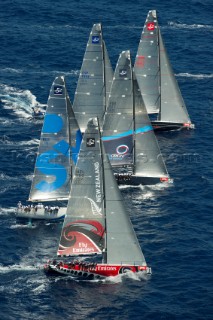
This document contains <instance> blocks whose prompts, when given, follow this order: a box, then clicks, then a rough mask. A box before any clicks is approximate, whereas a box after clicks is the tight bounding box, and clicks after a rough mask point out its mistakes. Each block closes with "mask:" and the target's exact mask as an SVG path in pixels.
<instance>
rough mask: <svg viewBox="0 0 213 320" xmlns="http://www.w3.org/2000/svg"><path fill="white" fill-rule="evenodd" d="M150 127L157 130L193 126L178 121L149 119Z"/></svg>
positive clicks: (190, 127)
mask: <svg viewBox="0 0 213 320" xmlns="http://www.w3.org/2000/svg"><path fill="white" fill-rule="evenodd" d="M151 124H152V127H153V129H154V131H155V132H159V131H177V130H182V129H187V130H189V129H192V128H194V126H193V125H191V124H189V125H188V124H184V123H178V122H173V123H171V122H163V121H151Z"/></svg>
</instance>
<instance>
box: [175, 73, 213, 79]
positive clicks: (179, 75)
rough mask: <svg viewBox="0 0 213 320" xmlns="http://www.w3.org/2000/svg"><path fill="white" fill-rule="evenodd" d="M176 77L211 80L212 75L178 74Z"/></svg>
mask: <svg viewBox="0 0 213 320" xmlns="http://www.w3.org/2000/svg"><path fill="white" fill-rule="evenodd" d="M176 76H177V77H185V78H194V79H212V78H213V74H212V73H211V74H191V73H187V72H185V73H178V74H176Z"/></svg>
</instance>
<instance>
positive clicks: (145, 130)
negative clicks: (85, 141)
mask: <svg viewBox="0 0 213 320" xmlns="http://www.w3.org/2000/svg"><path fill="white" fill-rule="evenodd" d="M151 130H153V128H152V126H145V127H143V128H138V129H137V130H135V131H133V130H129V131H126V132H123V133H119V134H117V135H115V136H109V137H102V140H103V141H109V140H115V139H120V138H123V137H127V136H130V135H132V134H134V133H135V134H139V133H145V132H148V131H151Z"/></svg>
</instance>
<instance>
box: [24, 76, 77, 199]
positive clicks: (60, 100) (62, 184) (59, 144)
mask: <svg viewBox="0 0 213 320" xmlns="http://www.w3.org/2000/svg"><path fill="white" fill-rule="evenodd" d="M72 118H73V112H72V107H71V103H70V100H69V97H68V93H67V90H66V86H65V81H64V77H62V76H60V77H56V78H55V80H54V82H53V84H52V87H51V89H50V94H49V98H48V102H47V110H46V114H45V118H44V123H43V128H42V131H41V139H40V144H39V149H38V155H37V159H36V163H35V171H34V175H33V181H32V185H31V190H30V195H29V200H30V201H51V200H61V199H68V195H69V192H70V180H71V162H72V160H71V157H70V143H71V141H70V125H69V120H70V119H72ZM73 122H74V120H73ZM77 132H78V133H79V128H78V126H77V125H76V127H75V128H73V134H74V133H75V134H74V137H76V139H74V140H73V141H72V148H75V150H77V148H76V146H77V144H78V145H79V144H80V141H79V134H77ZM75 144H76V145H75ZM74 152H75V151H74Z"/></svg>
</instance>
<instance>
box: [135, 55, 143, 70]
mask: <svg viewBox="0 0 213 320" xmlns="http://www.w3.org/2000/svg"><path fill="white" fill-rule="evenodd" d="M144 63H145V57H144V56H138V57H137V60H136V66H137V67H139V68H143V67H144Z"/></svg>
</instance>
